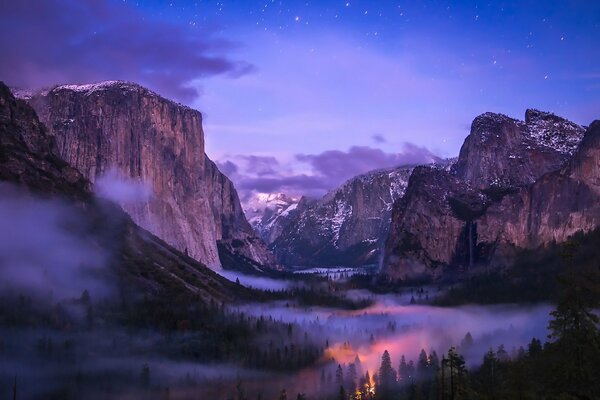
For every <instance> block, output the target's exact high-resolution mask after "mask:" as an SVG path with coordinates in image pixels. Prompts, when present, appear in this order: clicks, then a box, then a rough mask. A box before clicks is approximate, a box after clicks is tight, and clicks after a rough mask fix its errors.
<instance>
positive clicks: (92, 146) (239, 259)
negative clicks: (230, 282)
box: [27, 81, 277, 270]
mask: <svg viewBox="0 0 600 400" xmlns="http://www.w3.org/2000/svg"><path fill="white" fill-rule="evenodd" d="M27 101H28V102H29V103H30V104H31V105H32V106H33V108H34V109H35V110H36V111H37V113H38V115H39V117H40V120H41V121H42V122H43V123H45V124H46V126H47V127H48V128H49V130H50V132H51V134H52V135H53V136H54V137H55V138H56V143H57V147H58V153H59V155H60V156H61V157H62V158H63V159H64V160H65V161H66V162H67V163H69V164H70V165H72V166H73V167H74V168H76V169H77V170H79V171H81V173H82V174H83V175H84V176H85V177H86V178H87V179H88V180H89V181H90V182H91V183H92V185H93V184H94V183H96V181H97V180H98V179H100V178H101V177H103V176H105V175H106V174H109V173H111V174H116V175H117V176H123V177H124V178H127V179H133V180H135V181H137V182H141V183H143V184H145V185H147V186H148V188H149V189H150V191H151V196H150V198H149V199H148V200H147V201H146V202H144V203H139V202H136V203H131V202H127V201H122V202H121V204H120V205H121V206H122V207H123V209H124V210H125V211H126V212H127V213H128V214H129V215H130V216H131V217H132V219H133V221H135V223H136V224H138V225H140V226H141V227H143V228H145V229H147V230H148V231H150V232H152V233H153V234H155V235H156V236H158V237H160V238H161V239H163V240H165V241H166V242H167V243H169V244H170V245H172V246H174V247H175V248H177V249H178V250H180V251H182V252H186V253H187V254H189V255H190V256H191V257H193V258H195V259H196V260H199V261H201V262H203V263H205V264H207V265H209V266H210V267H211V268H220V267H221V266H223V267H228V268H250V269H252V270H261V269H264V268H275V267H277V263H276V261H275V259H274V257H273V255H272V254H271V253H270V252H269V250H268V249H267V247H266V245H265V244H264V242H262V240H261V239H259V238H258V237H257V236H256V235H255V233H254V231H253V230H252V228H251V226H250V225H249V224H248V222H247V221H246V219H245V216H244V214H243V211H242V208H241V206H240V203H239V198H238V195H237V192H236V190H235V188H234V187H233V184H232V183H231V181H230V180H229V179H228V178H227V177H225V176H224V175H223V174H221V172H220V171H219V170H218V168H217V167H216V165H215V164H214V163H213V162H212V161H211V160H210V159H209V158H208V157H207V156H206V154H205V153H204V133H203V130H202V115H201V113H200V112H198V111H196V110H193V109H191V108H188V107H185V106H183V105H180V104H177V103H175V102H172V101H169V100H167V99H164V98H162V97H160V96H159V95H157V94H155V93H153V92H151V91H149V90H148V89H145V88H143V87H141V86H138V85H136V84H132V83H126V82H120V81H109V82H103V83H99V84H90V85H64V86H57V87H54V88H52V89H50V90H46V91H43V92H40V93H37V94H34V95H32V96H28V98H27Z"/></svg>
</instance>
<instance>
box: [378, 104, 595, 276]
mask: <svg viewBox="0 0 600 400" xmlns="http://www.w3.org/2000/svg"><path fill="white" fill-rule="evenodd" d="M597 128H598V127H597V124H596V123H595V124H592V127H590V128H589V129H588V131H587V132H586V131H585V129H584V128H583V127H581V126H579V125H577V124H574V123H572V122H570V121H567V120H565V119H563V118H560V117H558V116H555V115H553V114H550V113H545V112H541V111H537V110H527V112H526V115H525V121H518V120H515V119H512V118H509V117H506V116H504V115H500V114H493V113H486V114H483V115H481V116H479V117H477V118H475V120H474V121H473V124H472V127H471V133H470V135H469V136H468V137H467V138H466V140H465V142H464V144H463V146H462V148H461V150H460V154H459V158H458V160H457V162H456V164H455V165H454V166H453V167H452V168H451V170H450V171H443V170H440V169H437V168H428V167H420V168H418V169H416V170H415V172H414V173H413V175H412V176H411V178H410V181H409V184H408V187H407V190H406V195H405V196H404V197H403V198H402V199H401V200H399V201H397V202H396V204H395V205H394V210H393V216H392V225H391V228H390V234H389V237H388V239H387V241H386V248H385V258H384V269H383V272H384V273H385V274H386V275H388V276H389V277H391V278H392V279H406V278H418V277H434V278H439V277H442V276H444V275H445V274H447V273H449V272H459V273H460V272H464V271H466V270H469V269H471V268H474V267H477V266H482V265H498V266H501V265H505V264H506V263H507V262H509V260H510V257H511V256H512V255H513V254H514V251H515V250H516V249H518V248H533V247H536V246H540V245H543V244H545V243H548V242H549V241H552V240H556V241H563V240H565V239H567V237H568V236H569V235H571V234H573V233H575V232H576V231H579V230H583V231H586V230H590V229H593V228H595V227H596V226H597V225H599V224H600V216H599V215H598V212H597V204H598V198H597V194H596V193H597V183H596V182H594V178H593V176H594V174H597V164H598V160H599V159H598V157H597V156H598V154H597V151H598V148H597V147H595V146H596V145H597V140H594V139H593V138H594V137H595V136H597V135H599V133H597V132H596V131H597ZM595 132H596V133H595ZM584 134H585V138H584ZM582 138H583V140H582ZM574 171H577V172H574Z"/></svg>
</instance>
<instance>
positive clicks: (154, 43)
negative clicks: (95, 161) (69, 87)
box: [0, 0, 253, 102]
mask: <svg viewBox="0 0 600 400" xmlns="http://www.w3.org/2000/svg"><path fill="white" fill-rule="evenodd" d="M0 14H1V15H2V24H0V35H1V36H2V37H3V38H4V40H2V41H0V53H1V54H4V55H6V56H7V57H10V62H4V63H1V64H0V76H2V79H3V80H5V81H6V82H7V83H8V84H9V85H12V86H17V87H22V88H39V87H43V86H50V85H53V84H59V83H88V82H94V81H101V80H114V79H121V80H128V81H134V82H137V83H140V84H143V85H146V86H148V87H150V88H151V89H153V90H155V91H157V92H159V93H161V94H163V95H165V96H167V97H171V98H174V99H176V100H179V101H182V102H190V101H192V100H193V99H194V98H196V97H197V96H198V95H199V92H198V89H197V88H193V87H191V86H188V85H189V83H190V81H192V80H194V79H197V78H202V77H206V76H212V75H217V74H224V75H226V76H229V77H238V76H241V75H244V74H247V73H248V72H250V71H252V69H253V66H252V65H250V64H248V63H245V62H241V61H234V60H232V59H230V58H229V57H228V56H227V53H229V52H230V51H232V50H234V49H235V48H236V47H237V45H236V44H235V43H233V42H230V41H227V40H224V39H221V38H218V37H216V36H215V35H214V34H213V32H211V31H209V30H207V29H203V28H197V27H192V26H178V25H176V24H174V23H171V22H165V20H161V21H159V20H154V19H151V18H150V17H147V16H144V15H142V14H141V12H139V11H138V10H136V9H135V8H133V7H131V6H129V5H128V4H124V3H117V2H103V1H93V0H81V1H80V0H66V1H59V0H48V1H43V2H39V1H34V0H24V1H3V2H0ZM8 38H10V40H8Z"/></svg>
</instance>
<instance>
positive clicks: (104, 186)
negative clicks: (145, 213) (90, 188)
mask: <svg viewBox="0 0 600 400" xmlns="http://www.w3.org/2000/svg"><path fill="white" fill-rule="evenodd" d="M94 189H95V192H96V193H97V194H98V195H99V196H101V197H104V198H106V199H108V200H111V201H114V202H116V203H119V204H127V203H143V202H146V201H148V200H149V199H150V197H151V196H152V187H151V186H150V184H149V183H147V182H143V181H139V180H134V179H132V178H130V177H128V176H125V175H124V174H122V173H121V172H119V171H118V170H117V169H115V168H111V169H109V170H108V171H107V172H106V173H105V174H104V175H102V176H101V177H99V178H98V179H97V180H96V183H95V186H94Z"/></svg>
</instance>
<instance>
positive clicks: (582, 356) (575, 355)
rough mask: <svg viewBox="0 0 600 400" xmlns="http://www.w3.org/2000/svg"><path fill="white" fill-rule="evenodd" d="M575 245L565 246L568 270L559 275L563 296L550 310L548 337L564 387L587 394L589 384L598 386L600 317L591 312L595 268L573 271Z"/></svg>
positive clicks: (596, 294)
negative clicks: (563, 274) (599, 325)
mask: <svg viewBox="0 0 600 400" xmlns="http://www.w3.org/2000/svg"><path fill="white" fill-rule="evenodd" d="M576 248H577V246H576V245H575V244H574V243H572V242H570V243H569V242H568V243H567V244H565V245H564V250H563V259H564V261H565V263H566V264H567V269H568V272H567V274H566V275H565V276H564V277H562V279H561V283H562V286H563V292H562V296H561V298H560V300H559V302H558V304H557V306H556V309H555V310H554V311H552V312H551V313H550V315H551V316H552V319H551V320H550V322H549V324H548V329H549V330H550V335H549V338H550V339H552V340H554V343H552V349H553V350H554V351H555V352H556V353H557V354H556V355H557V357H558V358H559V359H560V360H561V363H560V369H559V371H557V374H559V375H560V377H559V378H562V379H561V380H562V382H561V383H562V386H563V389H565V390H568V391H569V392H571V393H576V394H579V395H584V396H585V395H589V393H590V390H592V389H591V388H592V387H594V386H595V387H596V388H599V386H600V383H598V381H597V380H596V379H595V372H594V371H595V370H596V369H597V368H598V365H597V363H598V362H600V333H599V331H598V324H599V323H600V318H598V316H597V315H596V314H595V313H594V311H593V310H594V308H596V307H598V305H599V304H598V299H599V298H600V284H599V282H600V279H599V273H598V268H597V267H596V268H594V269H591V270H585V269H584V270H580V271H579V272H577V271H576V266H575V263H574V256H575V250H576Z"/></svg>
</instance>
